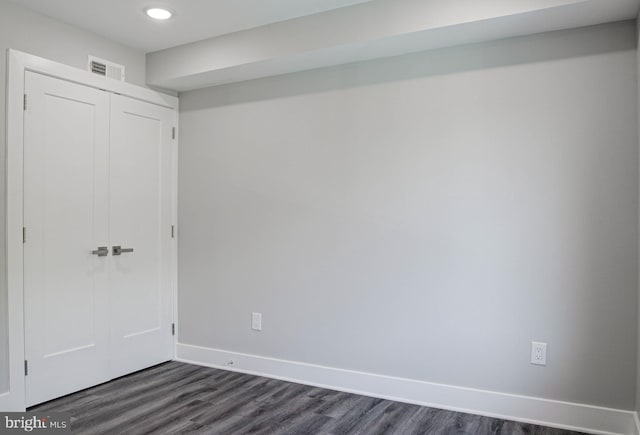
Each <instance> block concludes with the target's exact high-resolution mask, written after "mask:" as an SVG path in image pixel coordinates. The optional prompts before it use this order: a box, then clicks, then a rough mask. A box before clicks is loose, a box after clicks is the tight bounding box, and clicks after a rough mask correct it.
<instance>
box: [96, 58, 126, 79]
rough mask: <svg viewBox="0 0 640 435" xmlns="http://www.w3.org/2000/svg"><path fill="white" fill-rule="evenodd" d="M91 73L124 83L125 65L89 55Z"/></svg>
mask: <svg viewBox="0 0 640 435" xmlns="http://www.w3.org/2000/svg"><path fill="white" fill-rule="evenodd" d="M89 71H91V72H92V73H94V74H98V75H101V76H104V77H109V78H110V79H116V80H120V81H122V82H124V65H120V64H117V63H114V62H110V61H108V60H104V59H100V58H97V57H95V56H91V55H89Z"/></svg>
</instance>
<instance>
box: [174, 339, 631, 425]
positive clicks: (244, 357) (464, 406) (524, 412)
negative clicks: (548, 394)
mask: <svg viewBox="0 0 640 435" xmlns="http://www.w3.org/2000/svg"><path fill="white" fill-rule="evenodd" d="M176 353H177V360H178V361H182V362H185V363H191V364H197V365H201V366H206V367H213V368H217V369H222V370H230V371H237V372H241V373H247V374H252V375H258V376H265V377H269V378H274V379H280V380H283V381H289V382H296V383H300V384H306V385H312V386H316V387H322V388H328V389H332V390H339V391H345V392H348V393H355V394H361V395H365V396H371V397H379V398H382V399H388V400H395V401H399V402H406V403H412V404H417V405H422V406H429V407H433V408H440V409H447V410H452V411H459V412H466V413H470V414H478V415H484V416H488V417H496V418H501V419H507V420H515V421H521V422H525V423H533V424H539V425H544V426H550V427H556V428H560V429H568V430H575V431H582V432H587V433H593V434H608V435H610V434H625V435H640V433H639V430H640V429H639V428H638V427H637V426H636V421H637V414H636V413H635V412H633V411H625V410H619V409H611V408H604V407H599V406H593V405H584V404H580V403H570V402H562V401H557V400H549V399H541V398H536V397H527V396H520V395H516V394H507V393H499V392H495V391H485V390H478V389H474V388H465V387H457V386H452V385H443V384H437V383H432V382H425V381H418V380H414V379H405V378H398V377H393V376H385V375H378V374H373V373H364V372H358V371H353V370H344V369H339V368H333V367H324V366H319V365H314V364H307V363H301V362H295V361H287V360H281V359H275V358H268V357H262V356H257V355H249V354H244V353H238V352H229V351H225V350H220V349H211V348H206V347H201V346H194V345H189V344H184V343H178V345H177V352H176Z"/></svg>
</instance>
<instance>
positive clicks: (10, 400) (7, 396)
mask: <svg viewBox="0 0 640 435" xmlns="http://www.w3.org/2000/svg"><path fill="white" fill-rule="evenodd" d="M14 396H15V394H13V395H12V394H11V393H10V392H8V391H7V392H6V393H0V412H22V411H24V403H16V398H15V397H14Z"/></svg>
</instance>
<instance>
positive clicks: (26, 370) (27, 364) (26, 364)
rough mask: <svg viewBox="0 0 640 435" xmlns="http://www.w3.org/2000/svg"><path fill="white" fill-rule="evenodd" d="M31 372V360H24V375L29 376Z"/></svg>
mask: <svg viewBox="0 0 640 435" xmlns="http://www.w3.org/2000/svg"><path fill="white" fill-rule="evenodd" d="M28 374H29V362H28V361H27V360H26V359H25V360H24V375H25V376H27V375H28Z"/></svg>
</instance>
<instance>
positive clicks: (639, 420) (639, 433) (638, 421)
mask: <svg viewBox="0 0 640 435" xmlns="http://www.w3.org/2000/svg"><path fill="white" fill-rule="evenodd" d="M633 417H634V419H635V421H636V432H635V435H640V418H638V413H637V412H634V413H633Z"/></svg>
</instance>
